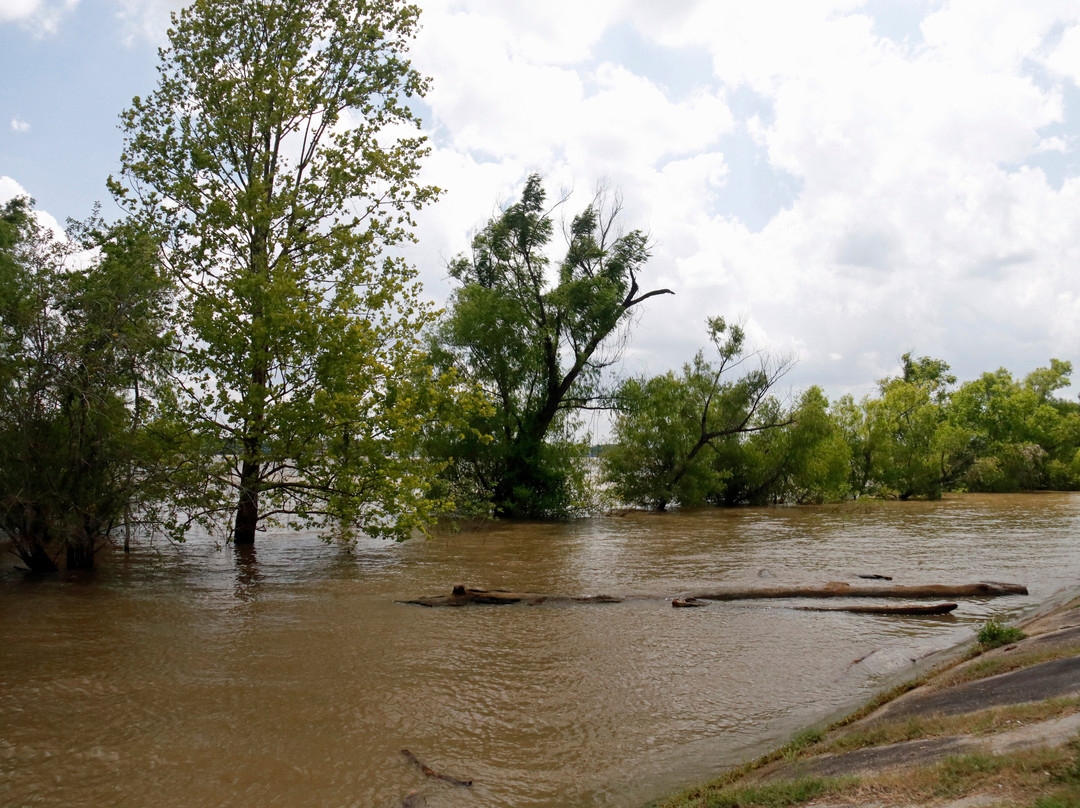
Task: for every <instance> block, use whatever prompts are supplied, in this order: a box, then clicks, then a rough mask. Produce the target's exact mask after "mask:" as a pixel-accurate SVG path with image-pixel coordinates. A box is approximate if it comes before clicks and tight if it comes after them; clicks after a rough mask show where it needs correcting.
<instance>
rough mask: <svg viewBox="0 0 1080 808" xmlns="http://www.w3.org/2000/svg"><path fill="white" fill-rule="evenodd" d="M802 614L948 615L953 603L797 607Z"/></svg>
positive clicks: (955, 605)
mask: <svg viewBox="0 0 1080 808" xmlns="http://www.w3.org/2000/svg"><path fill="white" fill-rule="evenodd" d="M796 608H798V610H799V611H803V612H854V613H855V614H904V615H920V614H948V613H949V612H951V611H953V610H954V609H956V608H957V604H955V603H901V604H897V605H893V606H798V607H796Z"/></svg>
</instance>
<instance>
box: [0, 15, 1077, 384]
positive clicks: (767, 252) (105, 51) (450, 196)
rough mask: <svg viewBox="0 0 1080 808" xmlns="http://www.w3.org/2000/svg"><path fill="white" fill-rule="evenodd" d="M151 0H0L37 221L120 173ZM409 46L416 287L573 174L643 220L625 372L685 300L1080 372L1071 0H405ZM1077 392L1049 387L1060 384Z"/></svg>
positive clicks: (853, 369) (15, 123) (808, 342)
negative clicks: (417, 153)
mask: <svg viewBox="0 0 1080 808" xmlns="http://www.w3.org/2000/svg"><path fill="white" fill-rule="evenodd" d="M180 5H181V3H180V2H176V1H172V0H0V70H2V71H3V75H4V76H5V80H4V81H3V82H0V201H3V200H4V199H6V198H9V197H10V196H12V195H14V194H17V193H27V194H29V195H31V196H33V197H34V198H35V199H36V200H37V204H38V208H39V209H40V210H42V211H44V212H46V213H48V214H50V215H52V216H54V217H55V218H56V219H58V220H60V221H63V220H64V219H65V218H66V217H69V216H70V217H76V218H80V217H84V216H86V215H87V214H88V213H89V212H90V209H91V206H92V204H93V203H94V202H95V201H101V202H102V205H103V211H104V213H105V214H106V215H107V216H108V215H110V214H115V213H117V210H116V207H115V204H114V203H113V202H112V201H111V200H110V199H109V197H108V194H107V192H106V190H105V180H106V178H107V177H108V175H109V174H110V173H116V172H117V170H118V166H119V163H118V161H119V155H120V150H121V134H120V132H119V129H118V128H117V123H118V115H119V113H120V112H121V110H123V109H124V108H125V107H126V106H127V105H129V104H130V102H131V99H132V97H133V96H136V95H148V94H149V93H150V92H151V91H152V90H153V88H154V84H155V82H156V70H155V68H156V64H157V61H158V55H157V49H158V48H159V47H160V46H162V45H163V44H165V42H166V31H167V28H168V18H169V13H170V11H171V10H174V9H176V8H178V7H180ZM419 5H420V7H421V9H422V14H421V23H422V26H423V28H422V30H421V31H420V33H419V35H418V37H417V39H416V41H415V43H414V48H413V50H412V59H413V63H414V65H415V66H416V67H417V68H418V69H419V70H420V71H421V72H422V73H424V74H425V75H427V76H429V77H430V78H431V82H432V89H431V91H430V92H429V93H428V95H427V96H426V98H425V99H424V101H423V102H422V103H421V104H420V105H419V112H420V114H421V116H422V118H423V121H424V124H423V126H424V130H425V132H426V134H427V135H428V137H429V142H430V145H431V146H432V152H431V154H430V156H429V157H428V159H427V160H426V162H425V165H424V169H423V172H424V173H423V178H422V179H423V180H425V181H426V182H430V183H433V184H435V185H438V186H439V187H440V188H443V189H445V193H444V194H443V196H442V197H441V199H440V200H439V202H438V203H436V204H434V205H432V206H431V207H429V208H427V209H426V210H425V211H423V212H422V213H421V215H420V217H419V220H418V230H417V236H418V238H419V243H418V245H416V246H415V247H411V248H409V250H408V257H409V259H410V260H411V261H412V262H413V263H414V264H415V265H416V267H417V269H418V271H419V274H420V277H421V279H422V281H423V283H424V286H425V290H426V291H427V293H428V295H429V296H430V297H431V298H432V299H434V300H437V301H442V300H445V298H446V296H447V294H449V292H450V291H451V290H452V288H453V287H452V285H451V282H450V280H449V278H448V275H447V272H446V265H447V262H448V261H449V259H451V258H452V257H454V256H455V255H457V254H459V253H461V252H463V251H466V250H467V249H468V246H469V242H470V239H471V237H472V235H473V234H474V233H475V232H476V231H477V230H478V229H479V228H480V227H482V226H483V224H484V223H485V222H486V221H487V220H488V218H489V217H490V216H491V215H492V214H493V213H495V212H496V211H497V210H498V209H499V206H500V205H505V204H506V203H508V202H510V201H512V200H513V199H514V196H515V194H516V193H517V192H518V191H519V190H520V188H521V186H522V184H523V182H524V180H525V178H526V177H527V176H528V175H529V174H530V173H532V172H539V173H540V174H542V175H544V177H545V181H546V185H547V187H548V189H549V192H550V194H551V196H552V197H558V196H560V195H563V194H567V193H569V194H570V199H569V201H568V202H567V203H566V205H564V206H563V209H565V210H567V211H568V213H570V214H572V213H574V212H577V211H579V210H580V209H582V208H583V207H584V206H585V205H587V204H588V203H589V202H590V201H591V199H592V197H593V193H594V191H595V189H596V188H597V187H598V185H601V184H602V185H605V186H606V187H608V188H610V189H613V190H615V191H617V192H618V193H619V194H620V195H621V197H622V200H623V207H624V210H623V224H624V226H625V227H626V229H635V228H640V229H643V230H645V231H647V232H648V233H649V234H650V238H651V242H652V258H651V260H650V262H649V265H648V267H647V269H646V272H645V276H644V278H643V281H642V285H643V288H654V287H655V288H659V287H666V288H669V289H671V290H673V291H674V292H675V294H674V295H664V296H660V297H656V298H653V299H651V300H649V301H647V302H646V303H645V304H643V306H642V308H643V311H641V313H640V314H639V317H638V320H637V322H636V324H635V326H634V331H633V336H632V338H631V341H630V343H629V344H628V346H627V348H626V350H625V353H624V356H623V363H622V370H623V373H625V374H626V375H637V374H653V373H661V372H664V371H666V370H669V369H672V368H678V367H679V366H681V364H682V363H684V362H687V361H689V360H690V359H691V358H692V357H693V355H694V353H695V352H696V351H697V350H698V349H700V348H702V347H704V346H706V344H707V338H706V331H705V318H706V317H708V316H716V315H719V316H723V317H725V318H727V319H728V320H732V321H742V322H744V325H745V328H746V331H747V334H748V337H749V339H750V341H751V343H752V344H753V345H754V346H755V347H758V348H760V349H763V350H770V351H773V352H775V353H779V354H794V355H795V356H796V357H797V359H798V364H797V365H796V366H795V368H794V369H793V370H792V371H791V372H790V373H789V375H788V376H787V378H786V379H785V382H784V383H785V384H786V385H787V388H788V389H789V391H790V392H791V393H792V394H794V393H795V392H797V391H798V390H801V389H805V388H806V387H808V386H809V385H812V384H818V385H821V386H822V387H823V388H824V389H825V391H826V393H827V394H828V395H829V396H830V397H831V398H835V397H836V396H839V395H841V394H843V393H852V394H854V395H856V397H858V396H861V395H863V394H866V393H871V392H873V390H874V387H875V382H876V381H877V380H878V379H881V378H883V377H885V376H889V375H895V374H897V372H898V369H899V357H900V356H901V355H902V354H904V353H905V352H908V351H911V352H913V353H914V354H915V355H916V356H932V357H935V358H938V359H943V360H944V361H946V362H948V363H949V364H950V365H951V367H952V371H953V372H954V373H955V374H956V375H957V376H958V377H959V378H960V379H961V381H963V380H967V379H972V378H975V377H977V376H978V375H979V374H981V373H983V372H985V371H992V370H995V369H997V368H998V367H1005V368H1008V369H1009V370H1010V371H1012V372H1013V373H1014V374H1015V375H1017V376H1019V377H1022V376H1024V375H1026V374H1027V373H1028V372H1030V371H1031V370H1033V369H1035V368H1036V367H1039V366H1045V365H1047V364H1049V360H1050V358H1051V357H1055V358H1059V359H1063V360H1069V361H1071V362H1073V363H1074V364H1076V365H1077V371H1078V372H1077V376H1078V377H1080V3H1077V2H1076V0H1063V1H1059V0H951V1H950V0H864V1H863V2H859V1H858V0H665V2H663V3H661V2H658V0H587V2H582V0H545V2H542V3H524V2H519V0H420V2H419ZM1076 390H1077V387H1075V386H1074V388H1072V389H1071V390H1069V391H1067V394H1068V395H1075V394H1076Z"/></svg>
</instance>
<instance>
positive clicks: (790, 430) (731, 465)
mask: <svg viewBox="0 0 1080 808" xmlns="http://www.w3.org/2000/svg"><path fill="white" fill-rule="evenodd" d="M828 407H829V402H828V399H827V398H826V397H825V394H824V393H823V392H822V391H821V389H820V388H818V387H811V388H810V389H808V390H807V391H805V392H804V393H803V394H802V395H801V396H800V398H799V401H798V403H797V404H796V406H795V407H794V408H793V409H792V410H790V411H785V410H783V408H782V407H781V405H780V403H779V402H778V401H776V400H775V399H773V398H769V399H766V401H765V402H764V404H763V405H762V407H761V409H760V411H759V413H758V414H757V415H756V416H755V420H754V423H755V425H757V426H760V425H767V424H779V426H778V427H776V428H772V429H762V430H759V431H756V432H752V433H750V434H749V435H747V436H746V439H745V440H743V441H729V442H728V443H727V444H726V446H725V447H724V448H721V450H720V451H719V452H718V454H717V459H716V465H717V466H718V467H719V468H722V469H726V470H727V474H728V482H727V485H726V486H725V487H724V489H723V491H722V492H720V495H719V498H718V501H720V502H722V503H723V504H726V505H735V504H751V505H764V504H770V503H780V502H788V503H797V504H807V503H822V502H837V501H839V500H842V499H844V498H845V497H846V496H847V495H848V491H849V488H848V485H849V483H848V469H849V463H850V449H849V447H848V445H847V442H846V441H845V440H844V435H843V433H842V431H841V429H840V427H839V425H838V424H837V423H836V422H835V421H834V420H833V419H832V418H831V417H830V416H829V412H828Z"/></svg>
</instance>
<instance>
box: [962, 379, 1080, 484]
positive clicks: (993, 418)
mask: <svg viewBox="0 0 1080 808" xmlns="http://www.w3.org/2000/svg"><path fill="white" fill-rule="evenodd" d="M1071 372H1072V365H1071V364H1070V363H1069V362H1062V361H1060V360H1058V359H1051V360H1050V366H1049V367H1048V368H1037V369H1036V370H1034V371H1032V372H1031V373H1030V374H1028V376H1027V377H1026V378H1025V379H1024V381H1023V382H1018V381H1016V380H1014V379H1013V377H1012V374H1010V373H1009V371H1007V370H1005V369H1004V368H1000V369H998V370H997V371H995V372H993V373H984V374H983V375H982V376H981V377H980V378H978V379H976V380H974V381H971V382H968V383H966V384H964V385H962V386H961V387H960V389H959V390H957V391H956V393H955V394H954V395H953V397H952V402H951V408H952V413H953V418H954V419H955V421H956V422H957V423H959V424H962V425H963V426H964V427H965V428H966V429H967V430H968V431H969V432H970V433H971V435H972V438H971V441H972V449H973V451H974V453H975V454H976V455H977V459H976V460H975V462H974V463H973V464H972V466H971V468H970V469H969V471H968V472H967V475H966V478H965V480H964V482H965V485H966V487H967V488H968V489H969V490H972V491H995V492H996V491H1018V490H1032V489H1041V488H1047V487H1054V488H1062V489H1072V488H1076V487H1078V485H1080V476H1078V474H1077V472H1080V467H1078V466H1077V464H1076V449H1077V446H1078V444H1080V405H1077V404H1076V403H1075V402H1068V401H1062V400H1060V399H1056V398H1054V397H1053V395H1052V394H1053V392H1054V391H1056V390H1058V389H1060V388H1062V387H1064V386H1066V385H1067V384H1068V383H1069V375H1070V374H1071Z"/></svg>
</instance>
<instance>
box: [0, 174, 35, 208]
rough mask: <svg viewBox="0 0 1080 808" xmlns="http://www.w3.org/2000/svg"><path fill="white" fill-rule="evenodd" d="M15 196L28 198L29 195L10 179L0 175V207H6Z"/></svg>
mask: <svg viewBox="0 0 1080 808" xmlns="http://www.w3.org/2000/svg"><path fill="white" fill-rule="evenodd" d="M17 196H29V194H28V193H27V192H26V189H25V188H23V187H22V186H21V185H19V183H17V182H16V181H15V180H13V179H12V178H11V177H7V176H2V175H0V205H6V204H7V203H8V202H9V201H10V200H12V199H14V198H15V197H17Z"/></svg>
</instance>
